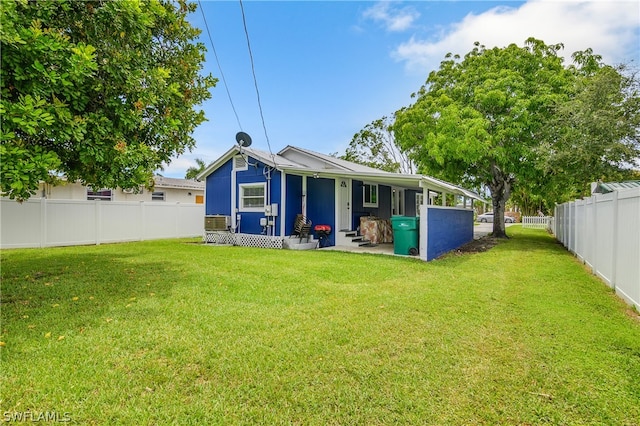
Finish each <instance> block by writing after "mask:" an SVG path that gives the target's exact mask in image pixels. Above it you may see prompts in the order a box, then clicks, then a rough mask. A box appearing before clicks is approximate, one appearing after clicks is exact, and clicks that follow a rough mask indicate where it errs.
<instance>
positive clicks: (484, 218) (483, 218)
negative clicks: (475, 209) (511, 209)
mask: <svg viewBox="0 0 640 426" xmlns="http://www.w3.org/2000/svg"><path fill="white" fill-rule="evenodd" d="M515 221H516V220H515V219H514V218H512V217H510V216H506V215H505V217H504V223H515ZM478 222H493V212H487V213H483V214H479V215H478Z"/></svg>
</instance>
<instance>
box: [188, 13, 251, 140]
mask: <svg viewBox="0 0 640 426" xmlns="http://www.w3.org/2000/svg"><path fill="white" fill-rule="evenodd" d="M198 6H199V7H200V12H201V13H202V19H203V20H204V26H205V28H206V29H207V35H208V36H209V42H210V43H211V48H212V49H213V56H215V58H216V63H217V64H218V69H219V70H220V77H221V78H222V83H223V84H224V88H225V90H226V91H227V97H228V98H229V103H230V104H231V109H232V110H233V114H234V115H235V116H236V121H237V122H238V127H239V128H240V130H242V124H240V118H238V112H237V111H236V107H235V105H233V100H232V99H231V93H230V92H229V86H228V85H227V80H226V79H225V78H224V73H223V72H222V66H220V60H219V59H218V52H216V46H215V45H214V44H213V38H212V37H211V32H210V31H209V24H208V23H207V17H206V16H205V14H204V9H203V8H202V3H200V0H198Z"/></svg>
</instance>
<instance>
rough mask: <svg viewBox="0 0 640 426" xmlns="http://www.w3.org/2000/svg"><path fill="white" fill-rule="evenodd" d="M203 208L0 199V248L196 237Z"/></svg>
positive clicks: (201, 223) (134, 203)
mask: <svg viewBox="0 0 640 426" xmlns="http://www.w3.org/2000/svg"><path fill="white" fill-rule="evenodd" d="M203 229H204V204H180V203H166V202H160V201H155V202H153V201H152V202H148V201H138V202H128V201H127V202H118V201H100V200H96V201H79V200H48V199H46V198H40V199H31V200H28V201H25V202H23V203H22V204H20V203H18V202H16V201H14V200H10V199H2V200H0V248H3V249H5V248H20V247H51V246H72V245H85V244H101V243H115V242H124V241H142V240H153V239H160V238H179V237H193V236H200V235H202V233H203Z"/></svg>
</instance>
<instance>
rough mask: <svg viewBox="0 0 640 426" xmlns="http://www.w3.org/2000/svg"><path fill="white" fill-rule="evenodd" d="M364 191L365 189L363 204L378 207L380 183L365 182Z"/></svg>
mask: <svg viewBox="0 0 640 426" xmlns="http://www.w3.org/2000/svg"><path fill="white" fill-rule="evenodd" d="M362 191H363V199H362V206H363V207H378V185H376V184H370V183H365V184H364V185H363V186H362Z"/></svg>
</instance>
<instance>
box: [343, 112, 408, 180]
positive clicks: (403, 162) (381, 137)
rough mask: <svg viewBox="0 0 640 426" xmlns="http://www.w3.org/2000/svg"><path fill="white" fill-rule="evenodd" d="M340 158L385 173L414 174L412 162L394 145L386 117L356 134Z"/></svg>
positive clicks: (391, 121)
mask: <svg viewBox="0 0 640 426" xmlns="http://www.w3.org/2000/svg"><path fill="white" fill-rule="evenodd" d="M340 158H342V159H343V160H348V161H353V162H354V163H360V164H363V165H365V166H369V167H373V168H376V169H380V170H385V171H387V172H394V173H409V174H411V173H414V172H415V165H414V163H413V160H411V158H409V156H408V155H407V153H406V152H404V151H402V150H401V149H400V147H398V145H397V143H396V140H395V135H394V133H393V120H392V118H389V117H386V116H385V117H382V118H380V119H378V120H374V121H373V122H371V123H369V124H367V125H366V126H365V127H364V129H362V130H360V131H359V132H358V133H356V134H355V135H354V136H353V139H351V142H350V143H349V146H348V147H347V149H346V151H345V153H344V155H342V156H340Z"/></svg>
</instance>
